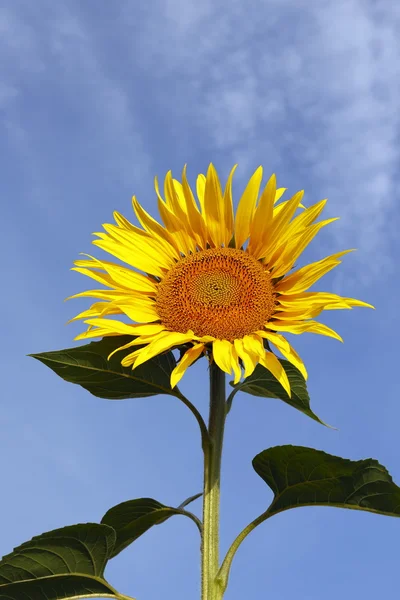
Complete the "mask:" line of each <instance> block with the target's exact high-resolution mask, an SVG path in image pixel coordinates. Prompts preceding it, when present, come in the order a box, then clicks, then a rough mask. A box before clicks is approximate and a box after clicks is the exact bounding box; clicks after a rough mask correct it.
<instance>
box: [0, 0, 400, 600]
mask: <svg viewBox="0 0 400 600" xmlns="http://www.w3.org/2000/svg"><path fill="white" fill-rule="evenodd" d="M399 26H400V9H399V8H398V7H396V5H395V3H391V2H385V3H383V2H382V3H379V2H369V1H367V0H337V1H336V2H329V1H325V0H311V1H305V0H303V1H301V0H268V1H264V0H251V1H250V2H248V3H247V4H245V3H243V2H237V1H235V0H233V1H232V0H230V1H229V2H228V1H227V0H221V1H220V2H219V3H214V2H211V0H203V1H202V2H201V3H199V2H196V1H195V0H185V2H182V1H179V0H163V1H161V0H160V1H149V2H148V3H139V2H129V1H124V0H119V1H118V2H115V3H109V2H100V1H95V0H87V1H86V2H78V1H75V0H70V1H69V2H68V3H67V2H53V1H51V0H36V2H34V3H32V2H29V1H28V0H25V1H23V0H5V1H3V2H2V3H1V6H0V32H1V34H0V49H1V50H0V65H1V67H0V68H1V78H0V126H1V136H0V154H1V160H2V177H1V179H0V188H1V198H2V225H3V226H2V235H1V237H0V245H1V252H2V256H3V261H2V281H3V286H2V289H3V293H2V294H1V300H0V301H1V303H2V314H3V316H4V321H3V344H2V349H1V364H2V389H3V394H2V397H3V401H2V410H1V412H0V431H1V435H0V451H1V455H2V457H3V461H2V482H3V485H2V489H3V493H2V499H1V515H2V516H1V521H2V526H1V532H2V535H1V539H0V554H5V553H8V552H9V551H10V550H11V548H12V547H14V546H16V545H18V544H19V543H21V542H23V541H25V540H27V539H29V538H30V537H32V536H33V535H35V534H38V533H41V532H42V531H46V530H50V529H53V528H56V527H61V526H63V525H67V524H72V523H77V522H85V521H93V520H94V521H96V520H99V519H100V518H101V516H102V515H103V514H104V512H105V511H106V510H107V509H108V508H109V507H111V506H113V505H115V504H117V503H119V502H122V501H124V500H128V499H131V498H137V497H141V496H150V497H154V498H156V499H158V500H159V501H161V502H164V503H166V504H171V505H174V504H179V503H180V502H181V501H182V500H183V499H184V498H186V497H187V496H189V495H192V494H195V493H197V492H198V491H200V490H201V459H202V456H201V449H200V443H199V434H198V430H197V425H196V422H195V421H194V419H193V417H192V415H191V414H190V412H189V411H188V410H187V409H186V408H185V407H184V406H183V405H181V404H180V403H179V401H178V400H176V399H173V398H169V397H166V396H157V397H153V398H147V399H136V400H129V401H123V402H112V401H106V400H100V399H97V398H95V397H93V396H91V395H90V394H88V393H87V392H85V391H84V390H83V389H81V388H79V387H74V386H72V385H70V384H67V383H65V382H63V381H62V380H61V379H58V378H57V377H56V376H55V375H54V374H53V373H51V372H50V371H49V370H46V369H45V367H43V366H42V365H40V364H39V363H37V362H35V361H34V360H32V359H30V358H27V357H26V354H28V353H30V352H40V351H45V350H52V349H58V348H62V347H69V346H71V345H73V344H74V342H73V341H72V340H73V337H74V335H75V334H76V333H78V331H79V326H77V325H69V326H68V327H66V326H65V322H66V321H67V320H68V319H69V318H71V317H72V316H73V315H74V314H76V312H78V311H79V309H81V310H83V307H84V306H86V304H87V303H85V301H78V300H75V301H71V302H68V303H64V302H63V300H64V298H65V297H66V296H69V295H71V294H73V293H76V292H78V291H81V290H82V289H84V288H85V287H87V286H88V283H87V281H85V279H84V278H83V277H82V276H80V275H78V274H76V273H73V272H71V271H69V268H70V267H71V266H72V261H73V260H74V259H76V258H77V257H78V253H79V252H91V251H93V247H92V246H91V244H90V242H91V233H92V232H93V231H98V230H99V227H100V225H101V224H102V223H105V222H110V220H111V219H112V212H113V211H114V210H119V211H120V212H122V213H123V214H125V215H126V216H128V218H130V216H131V214H130V213H131V205H130V199H131V196H132V194H136V195H137V197H138V199H139V201H140V202H141V203H142V204H143V205H144V206H145V208H146V209H147V210H149V211H150V212H152V214H153V215H154V216H155V215H156V201H155V194H154V191H153V177H154V175H156V174H157V175H158V176H159V177H162V176H163V175H164V174H165V172H166V171H167V170H169V169H172V170H173V172H174V173H175V174H179V173H180V171H181V169H182V166H183V164H184V163H188V174H189V179H190V181H191V182H192V183H194V180H195V176H196V175H197V173H198V172H204V170H205V169H206V168H207V165H208V163H209V162H210V161H213V162H214V164H215V165H216V166H217V168H218V170H219V171H220V173H221V176H222V178H223V179H224V178H225V177H226V175H227V173H228V172H229V170H230V168H231V166H232V165H233V164H234V163H236V162H238V163H239V168H238V170H237V174H236V176H235V177H236V181H235V188H234V189H235V190H236V197H237V195H238V194H240V190H241V189H242V188H243V185H244V182H245V181H246V179H247V178H248V177H249V175H250V174H251V173H252V172H253V171H254V169H255V168H256V167H257V166H258V165H259V164H262V165H263V166H264V167H265V173H266V175H269V174H270V173H272V172H275V173H276V174H277V178H278V183H279V185H281V186H284V187H287V188H288V191H289V193H290V192H291V193H294V192H296V191H297V190H298V189H303V188H304V189H305V203H306V204H313V203H314V202H316V201H318V200H320V199H322V198H325V197H329V203H328V207H327V210H326V214H327V215H328V216H336V215H339V216H341V220H340V221H338V222H336V223H334V224H333V225H331V226H330V229H329V228H328V229H329V231H328V229H327V230H324V232H323V233H322V234H320V237H319V239H318V240H316V241H314V242H313V245H312V246H311V248H310V249H309V250H308V251H307V253H306V259H311V260H318V259H319V258H322V257H323V256H325V255H326V254H329V253H331V252H336V251H338V250H341V249H343V248H348V247H350V248H353V247H356V248H358V252H357V253H353V254H350V255H348V256H346V257H345V259H344V262H343V264H342V265H341V266H340V267H339V269H338V270H337V272H334V273H332V274H330V275H328V276H327V277H325V279H324V281H323V284H322V285H321V286H320V289H325V290H327V291H331V290H332V291H335V292H336V293H343V294H344V295H346V296H353V297H358V298H362V299H364V300H366V301H368V302H371V303H373V304H374V305H375V306H376V311H370V310H366V309H365V310H363V309H359V310H354V311H348V312H347V313H345V312H341V311H334V312H333V313H332V314H329V313H328V315H327V317H326V318H325V319H324V322H325V323H327V324H329V325H331V326H333V327H334V328H335V329H337V330H338V331H339V333H341V334H342V335H343V337H344V339H345V343H344V344H340V343H339V342H336V341H334V340H330V339H324V338H321V337H319V336H312V335H309V336H306V335H303V336H300V337H298V338H296V339H295V340H294V342H295V343H296V349H297V350H298V351H299V353H300V354H301V355H302V357H303V358H304V359H305V361H306V363H307V365H308V369H309V373H310V378H309V390H310V394H311V399H312V407H313V409H314V410H315V412H316V413H317V414H318V415H319V416H320V417H321V418H322V419H324V420H325V421H327V422H328V423H330V424H332V425H334V426H336V427H337V428H338V431H333V430H329V429H326V428H324V427H322V426H320V425H318V424H316V423H314V422H313V421H311V420H310V419H307V417H305V416H303V415H302V414H300V413H297V412H296V411H295V410H293V409H291V408H289V407H288V406H286V405H284V404H283V403H280V402H278V401H273V400H266V399H260V398H254V397H251V396H248V395H244V394H239V395H238V396H237V397H236V399H235V402H234V407H233V410H232V412H231V413H230V415H229V419H228V423H227V432H226V444H225V450H224V465H223V488H222V533H221V537H222V540H221V543H222V549H223V550H225V549H227V547H228V545H229V543H230V542H231V541H232V539H233V538H234V537H235V536H236V534H237V533H238V532H239V531H240V530H241V529H242V528H243V527H244V526H245V525H246V524H247V523H248V522H249V521H251V520H252V519H253V518H254V517H256V516H257V515H258V514H260V513H261V512H263V511H264V510H265V508H266V507H267V506H268V504H269V502H270V499H271V493H270V491H269V490H268V488H266V486H265V484H264V483H263V482H262V481H261V479H259V478H258V476H257V475H256V474H255V473H254V472H253V470H252V467H251V459H252V458H253V457H254V455H255V454H257V453H258V452H260V451H261V450H263V449H265V448H267V447H269V446H273V445H279V444H285V443H292V444H298V445H305V446H312V447H315V448H318V449H322V450H325V451H327V452H330V453H333V454H339V455H342V456H344V457H347V458H351V459H360V458H366V457H374V458H377V459H378V460H379V461H380V462H382V463H383V464H384V465H385V466H386V467H387V468H388V469H389V471H390V472H391V474H392V475H393V478H394V480H395V481H397V482H398V483H400V456H399V450H398V439H399V430H400V405H399V383H398V378H397V369H398V363H397V339H398V335H399V324H398V297H399V292H400V286H399V282H398V279H397V274H398V264H397V256H398V253H399V250H400V244H399V241H398V229H399V225H400V223H399V208H398V204H399V194H398V176H397V173H398V164H399V111H398V100H399V97H400V77H399V70H400V69H399V65H400V43H399V41H398V30H399ZM73 302H74V303H73ZM181 389H182V391H183V392H184V393H185V394H186V395H188V396H189V397H190V398H192V400H193V401H194V403H195V404H196V406H198V407H199V409H200V410H201V411H202V412H203V414H206V412H207V398H208V381H207V371H206V364H205V362H204V361H203V362H201V363H200V364H196V365H195V366H194V367H193V368H192V369H191V371H190V372H189V373H188V375H187V376H186V377H185V379H184V380H183V383H182V385H181ZM199 508H200V507H199V503H197V505H193V509H194V510H195V509H199ZM399 536H400V521H398V520H396V519H390V518H388V517H381V516H377V515H372V514H368V513H361V512H360V513H358V512H355V511H344V510H338V509H327V508H302V509H298V510H292V511H287V512H285V513H283V514H280V515H278V516H276V517H275V518H274V519H271V520H269V521H268V522H267V523H265V524H264V525H263V526H261V527H259V528H258V529H257V530H256V531H255V532H254V533H253V534H252V536H251V537H250V538H248V539H247V540H246V542H245V543H244V544H243V546H242V547H241V548H240V550H239V552H238V554H237V557H236V559H235V561H234V565H233V571H232V576H231V580H230V585H229V588H228V591H227V594H226V599H227V600H239V599H242V598H246V600H247V599H249V600H250V599H252V598H254V599H256V598H264V597H269V596H271V598H272V597H276V596H277V595H278V594H279V597H280V598H281V600H289V598H293V597H296V598H299V599H301V600H303V599H304V600H320V598H321V597H323V598H324V599H325V600H333V599H336V598H338V597H342V598H351V597H354V595H355V594H357V596H360V597H363V599H364V600H369V599H371V600H372V599H373V598H376V597H377V595H379V596H380V597H385V596H390V595H391V592H392V590H393V588H394V587H395V586H396V587H397V585H398V540H399ZM198 546H199V544H198V534H197V530H196V528H195V527H194V526H193V523H192V522H191V521H189V520H187V519H181V518H179V517H176V518H174V519H171V520H170V521H168V522H167V523H165V524H163V525H162V526H160V527H156V528H155V529H154V530H152V531H150V532H149V533H147V534H146V535H145V536H143V537H142V538H141V539H139V540H138V541H137V542H136V543H135V544H134V545H132V546H131V547H130V548H129V549H128V550H126V551H125V552H124V553H123V554H122V555H120V556H119V557H117V558H116V559H114V560H113V561H112V562H111V563H110V566H109V567H108V570H107V573H106V575H107V577H108V579H109V581H110V583H112V584H113V585H114V586H115V587H117V588H118V589H119V590H120V591H121V592H125V593H127V594H130V595H132V596H134V597H136V598H138V599H139V600H145V599H146V600H153V599H154V600H155V599H158V598H161V597H162V598H170V597H171V598H172V597H173V598H174V600H187V598H196V597H199V592H198V590H199V567H198Z"/></svg>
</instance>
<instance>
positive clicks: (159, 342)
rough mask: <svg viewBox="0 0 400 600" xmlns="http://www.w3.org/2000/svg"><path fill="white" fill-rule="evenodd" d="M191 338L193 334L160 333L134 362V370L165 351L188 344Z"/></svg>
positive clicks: (190, 332)
mask: <svg viewBox="0 0 400 600" xmlns="http://www.w3.org/2000/svg"><path fill="white" fill-rule="evenodd" d="M192 338H193V332H192V331H189V332H188V333H176V332H171V331H162V332H161V333H160V334H159V336H158V337H157V338H156V339H155V340H154V341H152V342H151V343H150V344H149V345H148V346H145V347H144V348H143V349H142V351H141V352H140V354H138V357H137V359H136V361H135V365H134V368H135V369H136V367H138V366H139V365H141V364H143V363H144V362H146V361H148V360H150V359H151V358H153V357H154V356H156V355H157V354H161V353H162V352H165V351H166V350H170V348H173V347H174V346H179V345H181V344H185V343H186V342H190V341H191V340H192Z"/></svg>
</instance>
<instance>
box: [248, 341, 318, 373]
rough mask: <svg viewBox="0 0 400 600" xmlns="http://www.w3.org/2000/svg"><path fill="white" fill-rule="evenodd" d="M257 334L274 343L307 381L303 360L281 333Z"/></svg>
mask: <svg viewBox="0 0 400 600" xmlns="http://www.w3.org/2000/svg"><path fill="white" fill-rule="evenodd" d="M257 334H258V335H260V336H261V337H263V338H265V339H267V340H269V341H270V342H272V344H274V346H275V347H276V348H277V349H278V350H279V352H280V353H281V354H282V355H283V356H284V357H285V358H286V360H288V361H289V362H290V363H292V365H294V366H295V367H296V368H297V369H298V370H299V371H300V373H301V374H302V375H303V377H304V379H305V380H307V378H308V374H307V369H306V367H305V365H304V362H303V361H302V360H301V358H300V356H299V355H298V354H297V352H296V350H295V349H294V348H293V346H291V345H290V344H289V342H288V341H287V339H285V338H284V337H283V335H279V333H272V332H271V331H257Z"/></svg>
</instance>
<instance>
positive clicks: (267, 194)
mask: <svg viewBox="0 0 400 600" xmlns="http://www.w3.org/2000/svg"><path fill="white" fill-rule="evenodd" d="M234 170H235V167H234V168H233V169H232V171H231V173H230V175H229V177H228V181H227V183H226V185H225V188H224V189H222V187H221V184H220V181H219V178H218V175H217V172H216V170H215V168H214V167H213V165H212V164H211V165H210V166H209V168H208V171H207V175H203V174H200V175H199V176H198V177H197V185H196V195H197V198H196V197H195V195H194V193H193V191H192V189H191V187H190V186H189V184H188V181H187V178H186V171H185V169H184V170H183V173H182V179H181V181H178V180H176V179H173V177H172V174H171V172H169V173H167V175H166V177H165V180H164V198H163V197H162V195H161V192H160V189H159V186H158V182H157V180H156V182H155V189H156V194H157V198H158V209H159V213H160V216H161V219H162V222H163V224H160V223H159V222H158V221H156V220H155V219H153V217H151V216H150V215H149V214H148V213H147V212H146V211H145V210H144V209H143V207H142V206H141V205H140V204H139V203H138V201H137V200H136V198H135V197H134V198H133V200H132V203H133V210H134V212H135V214H136V217H137V219H138V221H139V224H140V227H138V226H136V225H133V224H132V223H130V222H129V221H128V220H127V219H126V218H125V217H123V216H122V215H120V214H119V213H114V218H115V222H116V224H115V225H108V224H106V225H104V226H103V227H104V230H105V232H102V233H98V234H96V236H97V237H98V239H96V240H95V241H94V242H93V243H94V244H95V245H96V246H98V247H99V248H101V249H102V250H104V251H106V252H107V253H109V254H111V255H112V256H113V257H115V258H117V259H118V260H120V261H122V263H124V265H121V264H119V263H115V262H109V261H105V260H98V259H96V258H94V257H92V256H87V257H86V258H85V259H83V260H78V261H76V262H75V267H74V270H75V271H78V272H80V273H83V274H84V275H87V276H89V277H91V278H92V279H94V280H95V281H97V282H99V283H100V284H102V286H105V287H103V288H102V289H95V290H89V291H85V292H81V293H79V294H76V295H75V296H73V297H82V296H85V297H86V296H87V297H92V298H96V302H95V303H94V304H92V306H91V307H90V309H89V310H86V311H84V312H82V313H80V314H79V315H77V316H76V317H75V318H74V319H73V320H76V319H83V320H84V322H85V323H86V324H87V325H88V329H87V330H86V331H85V332H84V333H81V334H80V335H78V336H77V337H76V338H75V339H87V338H92V337H100V336H110V335H114V336H115V335H126V334H129V335H132V336H135V337H134V338H133V339H132V341H131V342H129V343H128V344H125V345H124V346H121V347H120V348H118V349H117V350H116V351H118V350H122V349H125V348H127V347H129V348H132V352H130V353H128V354H127V355H126V356H125V357H124V358H123V360H122V361H121V362H122V364H123V366H132V368H133V369H134V368H136V367H137V366H139V365H140V364H142V363H144V362H145V361H147V360H150V359H151V358H153V357H154V356H156V355H157V354H160V353H162V352H165V351H166V350H169V349H172V348H177V347H184V348H185V349H186V351H185V352H184V353H183V354H182V355H181V359H180V361H179V363H178V365H177V366H176V368H175V369H174V371H173V372H172V375H171V385H172V387H174V386H175V385H176V384H177V383H178V381H179V380H180V379H181V377H182V376H183V374H184V372H185V371H186V369H187V368H188V367H189V366H190V365H191V364H192V363H193V362H194V361H195V360H196V359H197V358H199V356H201V354H203V353H204V354H205V353H207V354H208V355H209V356H210V358H211V360H214V361H215V362H216V363H217V365H218V366H219V367H220V368H221V369H222V370H223V371H225V372H226V373H230V374H231V373H232V372H233V374H234V381H235V383H238V382H239V380H240V379H241V377H242V376H244V377H248V376H249V375H251V373H252V372H253V371H254V369H255V367H256V366H257V364H261V365H263V366H264V367H265V368H266V369H268V370H269V371H271V373H272V374H273V375H274V377H276V378H277V379H278V381H279V382H280V383H281V385H282V386H283V387H284V388H285V389H286V391H287V392H288V394H290V384H289V381H288V378H287V375H286V373H285V371H284V369H283V367H282V364H281V362H280V361H279V360H278V358H277V356H276V354H275V353H274V352H271V351H270V350H269V349H268V350H266V349H265V347H264V342H265V340H267V341H268V343H269V344H271V345H272V346H273V347H274V349H275V350H276V351H278V352H279V353H280V354H281V355H282V356H284V357H285V358H286V359H287V360H288V361H290V362H291V363H292V364H293V365H294V366H296V367H297V368H298V369H299V370H300V371H301V373H302V374H303V376H304V377H305V378H306V377H307V372H306V369H305V366H304V364H303V361H302V360H301V358H300V357H299V355H298V354H297V352H296V351H295V350H294V348H293V347H292V346H291V344H289V342H288V341H287V339H286V338H285V337H284V334H286V333H292V334H300V333H304V332H310V333H317V334H321V335H326V336H330V337H333V338H336V339H339V340H341V337H340V336H339V335H338V334H337V333H336V332H335V331H333V330H332V329H330V328H329V327H327V326H326V325H323V324H322V323H319V322H318V321H316V320H315V317H317V316H318V315H319V314H320V313H321V312H322V311H324V310H332V309H345V308H348V309H349V308H352V307H353V306H369V307H371V305H370V304H367V303H366V302H362V301H361V300H355V299H353V298H346V297H342V296H338V295H336V294H332V293H328V292H310V291H308V290H309V288H310V287H311V286H312V285H313V284H314V283H315V282H316V281H317V280H318V279H320V278H321V277H322V276H323V275H324V274H325V273H327V272H328V271H330V270H331V269H333V268H334V267H336V266H337V265H339V264H340V262H341V261H340V258H341V257H342V256H343V255H344V254H346V253H347V252H350V251H349V250H346V251H342V252H339V253H337V254H333V255H331V256H328V257H326V258H323V259H322V260H319V261H317V262H314V263H311V264H309V265H306V266H304V267H301V268H300V269H298V270H293V269H294V266H295V264H296V263H297V260H298V258H299V257H300V255H301V253H302V252H303V250H304V249H305V248H306V246H307V245H308V244H309V243H310V242H311V241H312V239H313V238H314V237H315V235H316V234H317V233H318V232H319V230H320V229H322V228H323V227H324V226H325V225H328V224H329V223H331V222H332V221H335V220H336V219H327V220H324V221H317V219H318V217H319V215H320V214H321V212H322V210H323V208H324V205H325V203H326V200H322V201H320V202H317V203H316V204H314V205H312V206H310V207H309V208H305V207H304V206H303V205H302V204H301V200H302V197H303V192H298V193H296V194H295V195H294V196H293V197H292V198H290V199H289V200H286V201H282V202H279V200H280V198H281V197H282V195H283V193H284V192H285V191H286V190H285V188H277V187H276V179H275V176H274V175H273V176H272V177H270V179H269V180H268V182H267V183H266V185H265V187H264V188H261V180H262V168H261V167H259V168H258V169H257V170H256V171H255V172H254V174H253V175H252V177H251V178H250V180H249V181H248V183H247V185H246V188H245V190H244V192H243V194H242V196H241V198H240V200H239V203H238V207H237V211H236V215H234V210H233V201H232V176H233V172H234ZM125 265H126V266H125ZM115 316H117V318H110V317H115ZM118 316H119V317H120V318H121V317H122V318H123V319H124V320H123V321H121V320H120V319H118ZM127 321H128V322H127ZM269 344H268V347H269ZM135 346H140V347H139V348H138V349H135Z"/></svg>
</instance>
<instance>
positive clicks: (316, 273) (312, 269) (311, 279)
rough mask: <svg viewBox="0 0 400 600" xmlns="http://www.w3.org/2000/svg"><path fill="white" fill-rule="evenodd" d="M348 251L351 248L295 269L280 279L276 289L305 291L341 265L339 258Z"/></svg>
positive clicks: (293, 291) (289, 291)
mask: <svg viewBox="0 0 400 600" xmlns="http://www.w3.org/2000/svg"><path fill="white" fill-rule="evenodd" d="M348 252H351V250H344V251H343V252H338V253H336V254H332V255H331V256H327V257H326V258H323V259H322V260H319V261H317V262H314V263H311V264H309V265H306V266H305V267H302V268H301V269H299V270H298V271H295V272H294V273H292V274H291V275H288V276H287V277H285V278H284V279H282V280H281V281H279V283H277V285H276V287H275V289H276V291H277V292H279V293H285V294H298V293H300V292H304V291H305V290H306V289H307V288H309V287H311V286H312V285H313V284H314V283H315V282H316V281H318V279H320V278H321V277H322V276H323V275H325V274H326V273H328V272H329V271H331V270H332V269H333V268H335V267H336V266H337V265H339V264H340V262H341V261H340V260H338V259H339V258H340V257H341V256H344V255H345V254H347V253H348Z"/></svg>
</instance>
